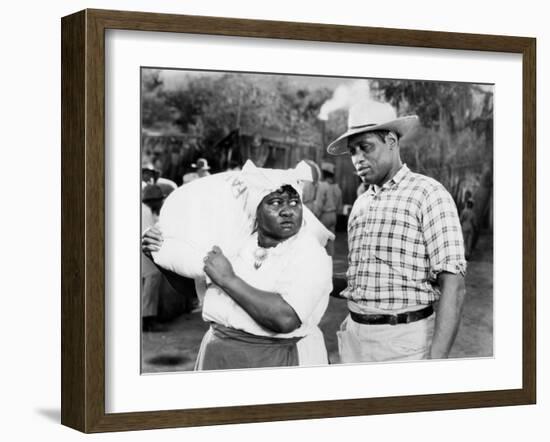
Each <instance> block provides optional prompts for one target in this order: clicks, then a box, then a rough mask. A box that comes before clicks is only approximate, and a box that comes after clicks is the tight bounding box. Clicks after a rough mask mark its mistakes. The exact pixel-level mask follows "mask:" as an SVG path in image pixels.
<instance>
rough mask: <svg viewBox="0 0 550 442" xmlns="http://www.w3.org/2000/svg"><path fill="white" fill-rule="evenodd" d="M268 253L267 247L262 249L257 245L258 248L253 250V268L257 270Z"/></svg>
mask: <svg viewBox="0 0 550 442" xmlns="http://www.w3.org/2000/svg"><path fill="white" fill-rule="evenodd" d="M268 253H269V250H268V249H264V248H263V247H260V246H258V248H257V249H256V250H255V251H254V268H255V269H256V270H258V269H259V268H260V267H261V266H262V264H263V263H264V261H265V259H266V258H267V255H268Z"/></svg>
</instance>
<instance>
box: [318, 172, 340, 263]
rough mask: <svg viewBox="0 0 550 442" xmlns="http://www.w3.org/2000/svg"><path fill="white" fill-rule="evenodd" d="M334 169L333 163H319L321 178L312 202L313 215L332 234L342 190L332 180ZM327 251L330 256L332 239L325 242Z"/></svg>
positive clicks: (332, 245) (334, 229)
mask: <svg viewBox="0 0 550 442" xmlns="http://www.w3.org/2000/svg"><path fill="white" fill-rule="evenodd" d="M335 169H336V166H335V165H334V164H333V163H329V162H323V163H321V171H322V180H321V181H320V182H319V185H318V188H317V195H316V198H315V202H314V213H315V215H316V216H317V218H319V221H321V222H322V223H323V225H324V226H325V227H326V228H327V229H328V230H330V231H331V232H332V233H334V234H335V233H336V221H337V219H338V214H339V213H341V212H342V190H341V189H340V186H339V185H338V183H336V182H335V180H334V172H335ZM327 253H328V254H329V255H330V256H333V255H334V241H329V242H328V243H327Z"/></svg>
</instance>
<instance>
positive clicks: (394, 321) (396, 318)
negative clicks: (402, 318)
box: [390, 315, 399, 325]
mask: <svg viewBox="0 0 550 442" xmlns="http://www.w3.org/2000/svg"><path fill="white" fill-rule="evenodd" d="M397 324H399V316H398V315H390V325H397Z"/></svg>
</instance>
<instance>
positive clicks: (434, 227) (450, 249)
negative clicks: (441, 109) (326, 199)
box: [327, 100, 466, 363]
mask: <svg viewBox="0 0 550 442" xmlns="http://www.w3.org/2000/svg"><path fill="white" fill-rule="evenodd" d="M417 121H418V117H417V116H415V115H411V116H406V117H401V118H398V117H397V115H396V112H395V109H394V108H393V107H392V106H391V105H390V104H388V103H381V102H375V101H372V100H370V101H368V102H366V103H365V104H364V105H363V106H361V107H359V106H358V107H357V108H356V112H351V111H350V114H349V121H348V127H349V128H348V130H347V131H346V132H345V133H344V134H343V135H341V136H340V137H338V138H337V139H336V140H335V141H333V142H332V143H331V144H330V145H329V146H328V148H327V150H328V152H329V153H330V154H333V155H344V154H348V155H350V157H351V161H352V163H353V165H354V167H355V169H356V171H357V173H358V174H359V176H360V177H361V179H362V180H363V182H364V183H365V184H366V185H367V186H368V188H367V190H366V191H365V193H363V194H362V195H361V196H360V197H359V198H358V199H357V200H356V201H355V203H354V205H353V208H352V211H351V213H350V216H349V220H348V245H349V255H348V264H349V265H348V271H347V275H346V276H347V288H346V289H345V290H344V291H343V292H342V293H341V296H343V297H345V298H347V299H348V309H349V315H348V316H347V317H346V319H345V320H344V322H343V323H342V325H341V327H340V331H339V332H338V341H339V351H340V358H341V361H342V362H343V363H352V362H374V361H393V360H418V359H427V358H432V359H440V358H447V357H448V356H449V352H450V350H451V347H452V344H453V342H454V339H455V336H456V333H457V330H458V326H459V322H460V317H461V312H462V305H463V302H464V296H465V286H464V275H465V272H466V260H465V259H464V244H463V239H462V231H461V227H460V220H459V218H458V213H457V209H456V206H455V203H454V201H453V199H452V197H451V195H450V194H449V192H448V191H447V190H446V189H445V188H444V187H443V185H441V184H440V183H439V182H437V181H436V180H434V179H432V178H429V177H427V176H424V175H420V174H417V173H413V172H412V171H411V170H409V168H408V167H407V166H406V165H405V164H403V162H402V161H401V155H400V140H401V138H402V137H403V136H405V135H406V134H407V133H408V132H409V131H410V130H411V129H412V128H413V127H414V126H415V125H416V124H417ZM434 310H435V311H436V312H435V313H436V314H435V315H434Z"/></svg>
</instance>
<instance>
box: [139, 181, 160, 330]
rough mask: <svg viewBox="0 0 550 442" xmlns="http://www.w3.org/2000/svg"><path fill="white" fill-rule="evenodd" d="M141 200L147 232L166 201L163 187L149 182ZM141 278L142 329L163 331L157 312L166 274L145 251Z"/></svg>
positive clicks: (144, 228) (142, 259) (143, 226)
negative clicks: (163, 273) (164, 274)
mask: <svg viewBox="0 0 550 442" xmlns="http://www.w3.org/2000/svg"><path fill="white" fill-rule="evenodd" d="M141 200H142V204H141V214H142V216H141V231H142V232H145V231H146V230H147V229H149V228H150V227H152V226H154V225H155V224H156V223H157V221H158V216H159V213H160V209H161V207H162V203H163V202H164V195H163V193H162V189H161V188H160V187H159V186H157V185H156V184H147V185H146V186H145V187H144V188H143V191H142V199H141ZM141 278H142V286H141V318H142V319H141V324H142V330H143V331H146V332H152V331H161V330H162V326H161V324H160V323H159V322H158V319H157V314H158V307H159V297H160V292H161V290H162V287H163V279H164V276H163V275H162V273H161V272H160V271H159V269H158V268H157V267H156V266H155V264H154V263H153V262H152V261H151V260H150V259H149V258H148V257H147V256H146V255H145V254H143V253H142V254H141Z"/></svg>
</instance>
